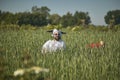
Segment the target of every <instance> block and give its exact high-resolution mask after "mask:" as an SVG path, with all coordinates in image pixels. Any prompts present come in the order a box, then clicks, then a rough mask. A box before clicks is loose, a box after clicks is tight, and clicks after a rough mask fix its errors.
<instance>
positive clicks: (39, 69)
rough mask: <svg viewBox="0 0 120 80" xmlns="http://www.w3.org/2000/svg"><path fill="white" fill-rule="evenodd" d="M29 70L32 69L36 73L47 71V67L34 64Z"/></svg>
mask: <svg viewBox="0 0 120 80" xmlns="http://www.w3.org/2000/svg"><path fill="white" fill-rule="evenodd" d="M31 70H33V71H34V72H35V73H36V74H38V73H40V72H49V69H46V68H41V67H36V66H34V67H32V68H31Z"/></svg>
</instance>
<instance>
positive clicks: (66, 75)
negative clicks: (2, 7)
mask: <svg viewBox="0 0 120 80" xmlns="http://www.w3.org/2000/svg"><path fill="white" fill-rule="evenodd" d="M63 31H66V32H67V34H65V35H63V36H62V39H63V40H64V41H65V42H66V47H67V48H66V50H65V51H64V52H55V53H52V54H45V55H42V54H41V47H42V45H43V44H44V42H45V41H47V40H48V39H52V37H51V34H50V33H47V32H46V31H45V30H43V29H42V28H40V29H37V30H14V31H13V30H7V31H5V30H4V31H2V30H1V31H0V57H1V70H0V71H1V72H2V73H1V75H2V76H1V77H3V79H10V76H9V75H11V76H12V75H13V72H14V71H15V70H17V69H18V68H28V67H31V66H40V67H45V68H49V70H50V71H49V72H48V73H41V74H38V76H35V77H36V78H34V77H33V76H28V77H29V79H30V80H40V79H46V78H47V79H49V80H119V79H120V77H119V75H120V35H119V34H120V31H117V32H112V31H108V32H98V31H92V30H89V29H88V30H87V29H86V30H83V31H80V32H73V31H69V30H67V29H63ZM99 40H103V41H104V42H105V47H104V48H88V47H87V46H86V45H87V44H89V43H92V42H98V41H99ZM25 55H29V56H30V57H31V58H30V63H28V64H25V63H24V61H23V60H22V58H23V57H24V56H25ZM2 69H3V70H2ZM41 77H42V78H41ZM43 77H44V78H43ZM12 79H14V77H13V76H12V78H11V80H12ZM17 79H18V80H20V79H19V78H17ZM23 80H25V79H23Z"/></svg>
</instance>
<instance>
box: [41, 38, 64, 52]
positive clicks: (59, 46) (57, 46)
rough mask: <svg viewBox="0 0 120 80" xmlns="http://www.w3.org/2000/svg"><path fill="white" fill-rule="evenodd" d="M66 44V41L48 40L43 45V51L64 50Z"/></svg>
mask: <svg viewBox="0 0 120 80" xmlns="http://www.w3.org/2000/svg"><path fill="white" fill-rule="evenodd" d="M65 48H66V45H65V43H64V41H62V40H59V41H56V40H48V41H47V42H46V43H45V44H44V45H43V47H42V53H46V52H55V51H57V50H64V49H65Z"/></svg>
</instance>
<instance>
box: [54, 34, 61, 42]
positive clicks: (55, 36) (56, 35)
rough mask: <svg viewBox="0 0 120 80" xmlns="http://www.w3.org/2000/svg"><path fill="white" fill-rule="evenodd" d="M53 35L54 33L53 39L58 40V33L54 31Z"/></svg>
mask: <svg viewBox="0 0 120 80" xmlns="http://www.w3.org/2000/svg"><path fill="white" fill-rule="evenodd" d="M53 35H54V39H55V40H57V41H58V40H60V39H61V36H60V33H58V32H56V33H54V34H53Z"/></svg>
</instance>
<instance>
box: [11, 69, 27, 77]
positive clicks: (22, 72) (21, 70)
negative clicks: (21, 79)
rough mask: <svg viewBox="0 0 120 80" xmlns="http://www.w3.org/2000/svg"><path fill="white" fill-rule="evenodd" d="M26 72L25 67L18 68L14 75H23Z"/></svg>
mask: <svg viewBox="0 0 120 80" xmlns="http://www.w3.org/2000/svg"><path fill="white" fill-rule="evenodd" d="M24 73H25V70H24V69H18V70H16V71H14V74H13V75H14V76H22V75H23V74H24Z"/></svg>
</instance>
